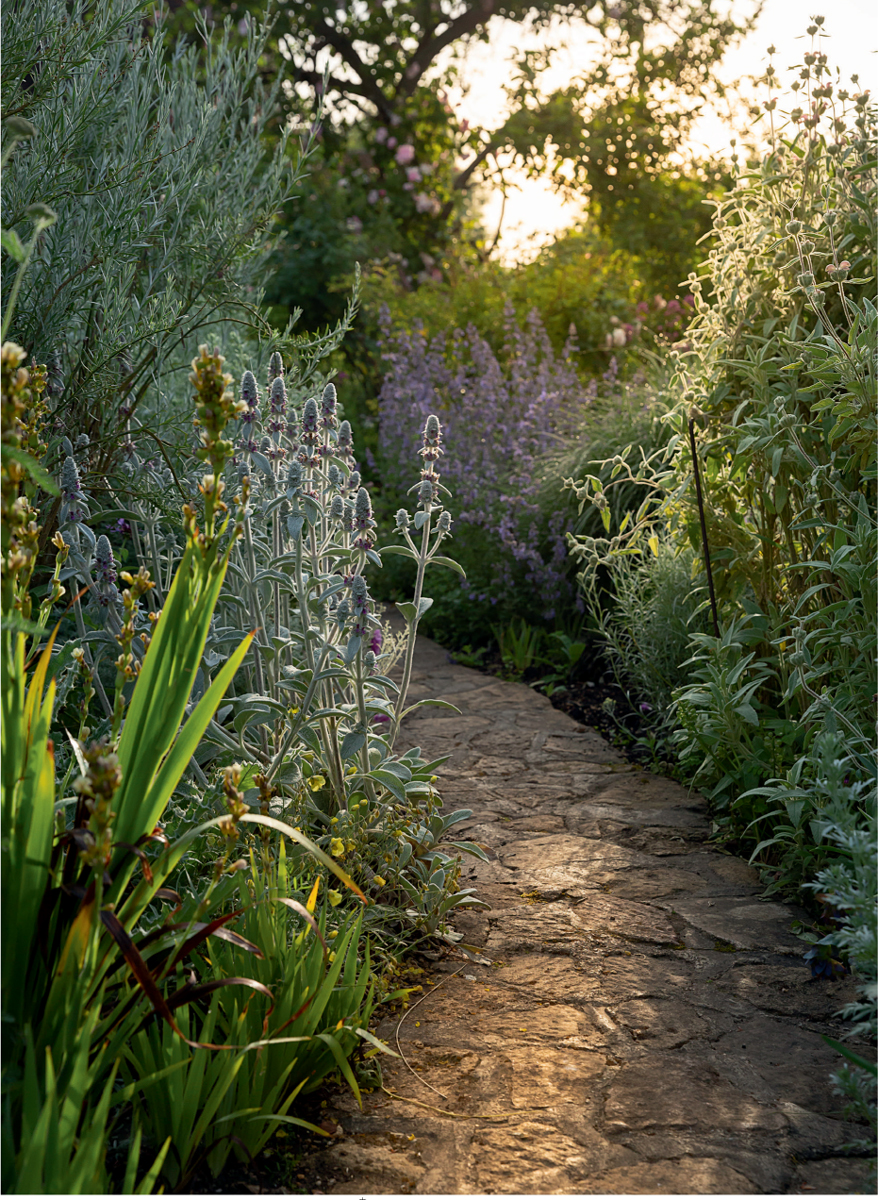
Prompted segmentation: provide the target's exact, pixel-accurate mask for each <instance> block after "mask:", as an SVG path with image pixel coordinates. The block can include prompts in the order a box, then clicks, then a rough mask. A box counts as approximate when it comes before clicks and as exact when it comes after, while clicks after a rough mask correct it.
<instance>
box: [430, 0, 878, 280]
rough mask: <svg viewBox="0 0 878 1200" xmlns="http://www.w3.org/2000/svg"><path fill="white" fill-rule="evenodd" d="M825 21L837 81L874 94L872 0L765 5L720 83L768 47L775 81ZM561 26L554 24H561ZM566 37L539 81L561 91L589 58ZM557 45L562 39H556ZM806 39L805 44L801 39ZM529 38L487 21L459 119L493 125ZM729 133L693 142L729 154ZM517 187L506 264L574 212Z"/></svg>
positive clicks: (502, 244) (509, 204)
mask: <svg viewBox="0 0 878 1200" xmlns="http://www.w3.org/2000/svg"><path fill="white" fill-rule="evenodd" d="M750 7H751V6H750V4H748V3H745V2H744V0H735V8H736V10H737V11H739V12H741V11H743V12H746V11H748V10H749V9H750ZM815 13H816V14H819V13H823V14H824V15H825V17H826V24H825V26H824V29H825V31H826V32H827V33H828V34H829V37H827V38H826V39H824V41H823V46H824V49H825V51H826V53H827V54H828V55H829V62H830V65H832V66H833V67H834V66H838V67H840V68H841V71H842V74H843V76H846V77H847V76H849V75H850V74H852V73H857V72H858V73H859V76H860V84H859V86H860V88H870V89H871V90H872V91H873V93H874V92H875V91H876V89H878V55H876V53H875V52H876V49H878V5H876V3H875V0H832V3H831V4H826V3H824V0H766V2H765V6H764V9H763V13H762V17H761V19H760V22H759V25H758V27H757V29H756V31H755V32H754V33H753V34H751V35H750V37H749V38H748V39H747V40H746V41H745V42H744V43H743V44H742V45H741V47H740V48H739V49H737V50H735V51H733V52H732V53H730V54H729V55H728V56H727V58H726V60H725V62H724V63H723V67H722V77H723V79H724V80H726V81H731V80H736V79H741V78H743V77H744V76H747V75H761V74H762V72H763V70H764V67H765V64H766V62H767V57H766V53H765V51H766V48H767V47H768V46H770V45H771V44H774V46H775V47H776V48H777V51H778V53H777V55H776V56H775V59H774V61H775V65H776V67H777V69H778V72H779V74H780V77H781V79H782V80H783V79H784V68H785V67H787V66H789V65H792V64H793V63H798V62H801V55H802V53H803V52H804V43H803V42H802V41H801V40H799V39H800V37H801V36H803V35H804V33H805V26H806V25H807V24H809V21H810V18H811V16H812V15H814V14H815ZM559 28H560V27H559ZM565 35H566V42H567V45H566V47H565V48H564V50H562V51H561V52H560V53H559V54H558V57H557V59H556V62H555V64H554V66H553V69H552V72H551V74H548V75H547V76H546V77H545V84H546V86H547V87H550V88H551V87H553V86H556V87H560V86H563V85H564V84H565V83H568V82H569V81H570V79H571V78H572V77H574V76H575V75H576V74H578V73H579V71H580V70H581V67H582V63H583V58H584V56H585V55H587V54H588V53H589V49H588V35H587V34H586V33H585V32H584V31H583V30H581V29H580V30H576V29H575V27H574V26H567V28H566V30H562V34H561V36H565ZM555 40H556V41H557V40H560V39H559V37H558V35H557V34H556V39H555ZM806 40H807V41H809V42H810V39H807V38H806ZM539 44H540V43H539V40H538V39H537V38H536V37H534V36H533V35H532V36H530V37H524V36H523V35H522V30H521V27H520V26H518V25H515V24H513V23H512V22H509V21H504V20H502V19H499V18H495V19H494V20H493V21H492V24H491V40H490V43H483V42H476V43H473V44H472V45H471V46H470V48H469V50H468V52H467V58H466V61H465V63H464V64H463V67H462V70H461V77H462V80H463V81H464V82H465V83H466V84H468V85H469V86H468V92H467V94H466V96H462V95H461V94H459V93H458V94H457V95H453V94H452V96H451V99H452V102H454V103H455V107H456V108H457V110H458V112H459V114H460V116H461V117H466V118H467V119H468V120H469V121H470V123H471V124H473V125H475V124H479V125H483V126H485V127H487V128H490V127H491V126H492V125H495V124H496V122H497V119H498V114H499V113H500V112H501V111H505V96H504V94H503V90H502V89H503V85H504V84H506V83H508V82H509V81H510V78H511V63H512V62H513V61H514V57H515V51H516V50H522V49H533V48H536V47H537V46H538V45H539ZM730 136H731V133H730V131H729V129H728V127H727V126H726V125H725V124H724V123H723V122H722V121H721V120H718V119H709V120H707V119H706V120H705V121H703V122H702V123H701V124H700V126H699V129H698V137H699V140H700V141H701V142H702V143H703V144H704V145H705V146H707V147H708V148H710V149H713V150H716V151H725V150H727V149H728V139H729V137H730ZM509 178H510V179H513V178H514V179H515V181H516V182H517V183H518V185H519V187H518V189H517V190H513V191H512V192H511V193H510V194H509V196H508V197H507V200H506V208H505V212H504V214H503V223H502V232H501V235H500V241H499V244H498V250H499V252H500V255H501V257H503V258H506V259H507V260H511V259H515V258H517V257H520V256H521V257H525V256H527V255H528V252H529V251H530V252H531V253H532V252H533V251H534V250H535V249H536V248H537V247H538V246H540V245H544V244H545V243H547V242H550V241H551V240H552V238H553V236H554V235H555V234H556V233H557V232H558V231H559V230H560V229H563V228H564V227H565V226H567V225H569V224H571V222H572V221H574V220H575V219H576V217H577V216H578V215H579V212H580V210H579V208H578V206H577V205H575V204H569V203H568V204H565V203H564V201H563V200H562V199H561V198H560V197H559V196H557V195H556V194H555V193H554V192H553V191H552V190H551V188H549V187H548V186H547V185H546V184H544V183H542V182H541V181H540V180H528V179H527V178H526V177H524V176H523V175H515V176H512V175H511V174H510V176H509ZM502 203H503V198H502V195H501V194H500V193H499V191H498V192H495V193H494V194H492V195H490V196H488V197H487V198H486V202H485V205H484V210H483V211H484V219H485V227H486V229H487V231H488V233H489V236H493V232H494V230H496V228H497V225H498V223H499V221H500V213H501V206H502Z"/></svg>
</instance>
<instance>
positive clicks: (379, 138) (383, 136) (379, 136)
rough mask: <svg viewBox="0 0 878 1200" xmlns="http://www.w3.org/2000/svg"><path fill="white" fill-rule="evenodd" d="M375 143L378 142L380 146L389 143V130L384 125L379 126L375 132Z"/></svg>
mask: <svg viewBox="0 0 878 1200" xmlns="http://www.w3.org/2000/svg"><path fill="white" fill-rule="evenodd" d="M375 141H376V142H378V144H379V145H381V144H382V143H383V142H386V141H387V130H386V129H385V128H384V126H383V125H379V127H378V128H377V129H376V130H375Z"/></svg>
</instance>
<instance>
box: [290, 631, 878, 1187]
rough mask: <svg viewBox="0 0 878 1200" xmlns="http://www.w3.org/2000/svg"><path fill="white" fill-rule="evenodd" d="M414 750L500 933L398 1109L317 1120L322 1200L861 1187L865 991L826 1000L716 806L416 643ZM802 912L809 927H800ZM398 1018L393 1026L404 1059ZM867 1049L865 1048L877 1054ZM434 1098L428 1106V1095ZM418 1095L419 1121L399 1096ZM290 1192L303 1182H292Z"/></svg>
mask: <svg viewBox="0 0 878 1200" xmlns="http://www.w3.org/2000/svg"><path fill="white" fill-rule="evenodd" d="M415 666H416V670H415V676H414V681H413V689H412V698H417V697H421V696H423V697H426V696H435V697H440V698H442V699H445V700H450V701H451V702H452V703H453V704H455V705H456V706H457V707H458V708H459V709H460V710H461V712H460V715H457V714H455V713H452V712H450V711H449V710H444V709H431V708H429V707H428V708H425V709H422V710H421V711H420V713H419V714H418V715H416V716H415V717H414V718H413V719H411V720H410V721H409V722H408V723H407V726H406V732H407V733H408V737H407V738H406V739H405V741H406V744H419V745H420V746H421V747H422V749H423V750H424V752H425V754H426V755H427V756H428V757H431V758H432V757H436V756H439V755H441V754H450V755H451V756H452V757H451V760H450V762H449V763H448V765H447V766H446V767H445V768H443V770H442V774H441V789H442V794H443V796H444V799H445V804H446V808H448V809H453V808H460V807H466V808H471V809H472V810H473V815H472V818H471V820H469V821H468V822H467V824H466V826H463V827H461V826H457V827H456V829H455V832H457V831H458V830H460V829H461V828H464V829H465V830H466V833H465V835H464V836H467V837H469V838H471V839H473V840H475V841H478V842H480V843H482V844H483V845H484V846H485V847H486V848H488V854H489V856H490V862H488V863H480V862H477V861H475V860H469V862H468V863H467V864H465V867H464V879H465V881H466V882H468V883H472V884H473V885H474V886H476V888H477V890H478V894H479V895H480V896H482V897H483V898H484V899H486V900H488V901H490V903H491V905H492V908H491V910H490V911H487V912H485V911H481V910H479V911H475V912H471V913H469V914H465V915H463V916H462V917H461V918H460V919H459V920H458V922H457V927H458V928H459V929H461V930H462V931H463V932H464V935H465V940H466V942H467V943H469V944H471V945H474V946H478V947H480V948H481V950H480V956H481V957H482V959H483V960H484V962H483V963H476V962H463V961H462V960H461V959H460V958H456V959H454V958H449V959H446V960H445V961H442V962H438V963H437V964H436V966H435V969H434V970H433V972H432V973H430V974H429V976H428V978H429V979H430V980H431V981H432V983H434V984H440V985H441V986H438V987H437V989H436V990H435V991H433V992H432V993H429V988H428V985H427V983H426V982H425V986H424V991H425V993H429V994H426V995H425V998H424V999H423V1001H422V1002H421V1003H420V1004H419V1005H418V1006H417V1007H416V1008H410V1009H409V1011H408V1013H407V1015H406V1018H405V1020H404V1022H403V1024H402V1027H401V1029H400V1030H399V1045H400V1047H401V1049H402V1051H403V1053H404V1054H405V1056H406V1058H407V1059H408V1061H409V1063H411V1066H412V1067H413V1068H414V1069H415V1071H416V1072H417V1075H415V1074H413V1073H412V1072H411V1071H410V1070H409V1069H408V1068H407V1067H406V1066H405V1065H404V1064H403V1063H402V1062H401V1061H399V1060H397V1059H385V1060H384V1085H385V1089H386V1090H381V1091H378V1090H376V1091H374V1092H373V1093H371V1094H369V1095H366V1096H364V1107H363V1111H362V1112H360V1111H359V1109H358V1108H357V1106H356V1102H355V1101H354V1099H353V1097H352V1096H351V1095H350V1094H349V1093H339V1094H338V1095H336V1096H334V1097H333V1098H332V1100H331V1102H330V1107H329V1108H328V1109H327V1110H324V1114H322V1115H325V1117H326V1118H327V1126H328V1127H329V1128H331V1127H332V1124H333V1122H337V1123H338V1125H337V1129H336V1135H335V1137H334V1139H333V1142H332V1143H330V1144H328V1145H326V1146H324V1147H322V1148H321V1149H319V1150H317V1151H315V1152H314V1153H312V1154H311V1155H309V1156H308V1158H307V1159H306V1160H305V1161H304V1162H303V1163H302V1164H301V1165H300V1166H299V1167H298V1168H297V1170H298V1171H300V1172H301V1174H300V1175H299V1180H300V1181H301V1180H304V1181H305V1183H304V1186H307V1187H310V1188H311V1189H312V1190H313V1191H317V1192H325V1193H351V1192H357V1193H362V1194H364V1195H366V1194H370V1193H371V1194H389V1193H420V1194H425V1193H426V1194H452V1195H461V1194H473V1193H492V1192H493V1193H520V1194H546V1193H549V1194H582V1193H591V1194H632V1193H646V1194H650V1193H653V1194H655V1193H658V1194H679V1193H689V1194H692V1193H695V1194H699V1193H700V1194H717V1193H731V1194H747V1193H795V1192H799V1191H801V1192H818V1193H830V1194H847V1193H851V1192H856V1191H863V1190H868V1189H867V1178H868V1166H867V1164H866V1162H865V1161H864V1160H863V1159H856V1158H846V1157H845V1156H844V1154H843V1152H842V1150H841V1147H842V1145H843V1144H844V1143H845V1142H846V1141H848V1140H851V1139H852V1138H854V1137H857V1136H862V1130H861V1129H860V1128H859V1127H854V1126H851V1125H850V1124H847V1123H845V1122H844V1121H843V1120H842V1118H841V1114H840V1101H839V1100H838V1098H837V1097H834V1096H833V1094H832V1085H831V1083H830V1081H829V1074H830V1071H831V1070H832V1069H834V1068H835V1067H836V1066H837V1064H838V1062H839V1059H838V1057H837V1055H835V1054H834V1053H833V1051H832V1050H830V1049H829V1048H828V1047H827V1046H826V1044H825V1043H824V1042H823V1041H822V1039H821V1037H820V1035H821V1033H827V1034H830V1035H834V1036H836V1037H838V1036H839V1035H840V1033H841V1023H840V1022H839V1021H837V1020H836V1019H835V1018H834V1016H833V1014H834V1013H835V1012H836V1010H837V1009H838V1008H839V1007H840V1006H841V1005H842V1004H843V1003H845V1002H846V1000H848V999H850V998H852V990H853V989H852V986H851V982H850V980H842V981H836V982H830V981H824V980H812V979H811V977H810V972H809V971H808V968H807V966H806V965H805V964H804V963H803V961H802V952H803V946H802V943H801V942H800V941H798V940H797V939H796V938H795V937H794V936H793V935H792V933H791V932H790V924H791V921H792V920H793V918H794V916H796V915H797V914H796V910H795V909H793V908H791V907H790V906H788V905H785V904H779V903H772V902H762V901H760V900H759V898H758V897H759V893H760V886H759V880H758V877H757V873H756V871H755V870H753V869H752V868H751V867H749V866H748V865H747V863H746V862H745V861H743V860H742V859H738V858H733V857H730V856H729V855H727V854H724V853H722V852H721V851H719V850H717V849H715V848H713V847H711V846H709V845H708V844H707V836H708V832H709V823H708V819H707V816H706V812H705V805H704V801H703V799H702V798H701V797H700V796H698V795H697V794H694V793H690V792H688V791H687V790H686V789H685V788H683V787H681V786H680V785H679V784H677V783H674V782H672V781H670V780H668V779H664V778H659V777H657V776H655V775H652V774H650V773H649V772H647V771H644V770H642V769H640V768H637V767H634V766H631V765H629V764H628V763H626V762H625V761H624V760H623V759H622V758H621V757H620V756H619V755H618V754H617V753H616V752H615V750H614V749H613V748H612V747H611V746H610V745H609V744H608V743H607V742H605V741H604V740H603V739H602V738H601V737H600V736H599V735H598V734H596V733H595V732H593V731H592V730H589V729H586V728H584V727H583V726H581V725H577V724H576V723H575V722H574V721H572V720H571V719H570V718H569V717H567V716H566V715H564V714H563V713H560V712H558V711H556V710H555V709H554V708H553V707H552V706H551V704H550V703H549V701H548V700H547V699H546V698H545V697H543V696H541V695H539V694H538V693H536V692H535V691H533V690H532V689H531V688H529V687H526V686H524V685H522V684H513V683H504V682H501V681H499V680H496V679H491V678H490V677H486V676H485V675H482V674H479V673H478V672H477V671H473V670H469V669H467V668H465V667H461V666H458V665H456V664H454V663H451V662H450V661H449V658H448V655H447V654H446V652H445V651H444V650H443V649H441V648H440V647H439V646H437V645H436V644H435V643H433V642H430V641H428V640H426V639H423V638H422V639H419V642H418V647H417V655H416V660H415ZM798 915H802V914H798ZM398 1022H399V1017H395V1018H387V1019H386V1020H385V1021H384V1022H383V1023H382V1024H381V1025H380V1026H379V1027H378V1029H377V1033H378V1035H379V1036H380V1037H382V1038H384V1039H385V1040H386V1041H387V1042H388V1044H390V1045H392V1046H394V1047H395V1045H396V1043H395V1040H394V1038H395V1032H396V1028H397V1024H398ZM867 1053H868V1052H867ZM427 1085H429V1086H427ZM402 1097H406V1098H407V1099H403V1098H402ZM299 1186H300V1187H301V1186H303V1185H302V1183H299Z"/></svg>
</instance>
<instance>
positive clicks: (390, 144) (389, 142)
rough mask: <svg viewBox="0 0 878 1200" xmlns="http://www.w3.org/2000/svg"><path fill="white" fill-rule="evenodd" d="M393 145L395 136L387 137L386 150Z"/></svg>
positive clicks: (390, 148)
mask: <svg viewBox="0 0 878 1200" xmlns="http://www.w3.org/2000/svg"><path fill="white" fill-rule="evenodd" d="M395 145H396V138H388V139H387V149H388V150H392V149H393V148H394V146H395Z"/></svg>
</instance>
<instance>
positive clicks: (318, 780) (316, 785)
mask: <svg viewBox="0 0 878 1200" xmlns="http://www.w3.org/2000/svg"><path fill="white" fill-rule="evenodd" d="M325 783H326V780H325V778H324V777H323V776H322V775H312V776H311V778H310V779H309V780H308V787H309V788H310V789H311V791H312V792H319V791H320V789H321V788H322V787H323V785H324V784H325Z"/></svg>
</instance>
